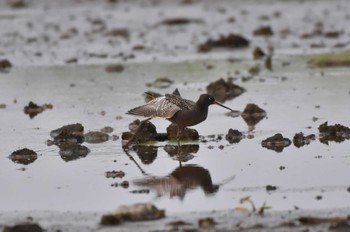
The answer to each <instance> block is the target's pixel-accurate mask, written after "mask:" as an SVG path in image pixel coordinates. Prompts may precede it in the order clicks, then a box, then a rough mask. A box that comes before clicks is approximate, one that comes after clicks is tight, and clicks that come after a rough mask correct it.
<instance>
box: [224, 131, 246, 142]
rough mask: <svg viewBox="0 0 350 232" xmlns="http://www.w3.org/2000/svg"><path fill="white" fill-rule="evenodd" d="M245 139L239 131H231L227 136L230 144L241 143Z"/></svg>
mask: <svg viewBox="0 0 350 232" xmlns="http://www.w3.org/2000/svg"><path fill="white" fill-rule="evenodd" d="M243 138H244V135H243V133H242V132H240V131H239V130H234V129H231V128H230V129H229V130H228V133H227V134H226V135H225V139H226V140H227V141H228V142H229V143H231V144H232V143H239V142H240V141H241V140H242V139H243Z"/></svg>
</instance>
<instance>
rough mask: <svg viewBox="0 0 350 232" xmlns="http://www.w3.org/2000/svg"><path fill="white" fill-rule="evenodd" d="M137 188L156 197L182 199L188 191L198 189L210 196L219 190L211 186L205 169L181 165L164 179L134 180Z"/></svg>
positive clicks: (210, 180)
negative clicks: (142, 188)
mask: <svg viewBox="0 0 350 232" xmlns="http://www.w3.org/2000/svg"><path fill="white" fill-rule="evenodd" d="M134 183H135V184H136V185H138V186H143V187H149V188H150V189H152V190H153V191H155V192H156V194H157V196H158V197H161V196H167V195H169V197H179V198H180V199H184V197H185V195H186V192H187V191H188V190H192V189H196V188H198V187H200V188H201V189H202V190H203V191H204V193H205V194H206V195H212V194H214V193H216V192H217V191H218V189H219V185H216V184H213V182H212V179H211V176H210V173H209V171H208V170H207V169H205V168H203V167H200V166H197V165H183V166H180V167H178V168H176V169H175V170H174V171H173V172H171V173H170V174H169V175H168V176H165V177H156V176H153V177H147V178H144V179H140V180H136V181H134Z"/></svg>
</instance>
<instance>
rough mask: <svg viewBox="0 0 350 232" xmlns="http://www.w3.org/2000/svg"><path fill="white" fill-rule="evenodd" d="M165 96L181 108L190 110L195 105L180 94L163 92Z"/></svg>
mask: <svg viewBox="0 0 350 232" xmlns="http://www.w3.org/2000/svg"><path fill="white" fill-rule="evenodd" d="M165 98H166V99H167V101H169V102H170V103H172V104H174V105H176V106H178V107H179V108H180V109H181V110H190V109H192V107H193V106H194V105H195V102H194V101H191V100H188V99H184V98H181V96H179V95H176V94H165Z"/></svg>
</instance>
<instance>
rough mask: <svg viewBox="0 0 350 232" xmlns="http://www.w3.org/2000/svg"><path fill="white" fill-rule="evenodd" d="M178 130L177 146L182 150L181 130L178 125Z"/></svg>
mask: <svg viewBox="0 0 350 232" xmlns="http://www.w3.org/2000/svg"><path fill="white" fill-rule="evenodd" d="M176 128H177V133H176V137H177V145H178V146H179V149H180V137H181V129H180V127H179V126H178V125H176ZM179 149H178V151H179Z"/></svg>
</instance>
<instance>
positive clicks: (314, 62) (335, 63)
mask: <svg viewBox="0 0 350 232" xmlns="http://www.w3.org/2000/svg"><path fill="white" fill-rule="evenodd" d="M308 64H309V65H310V66H311V67H319V68H331V67H350V50H347V51H344V52H340V53H334V54H320V55H315V56H312V57H311V58H310V59H309V60H308Z"/></svg>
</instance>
